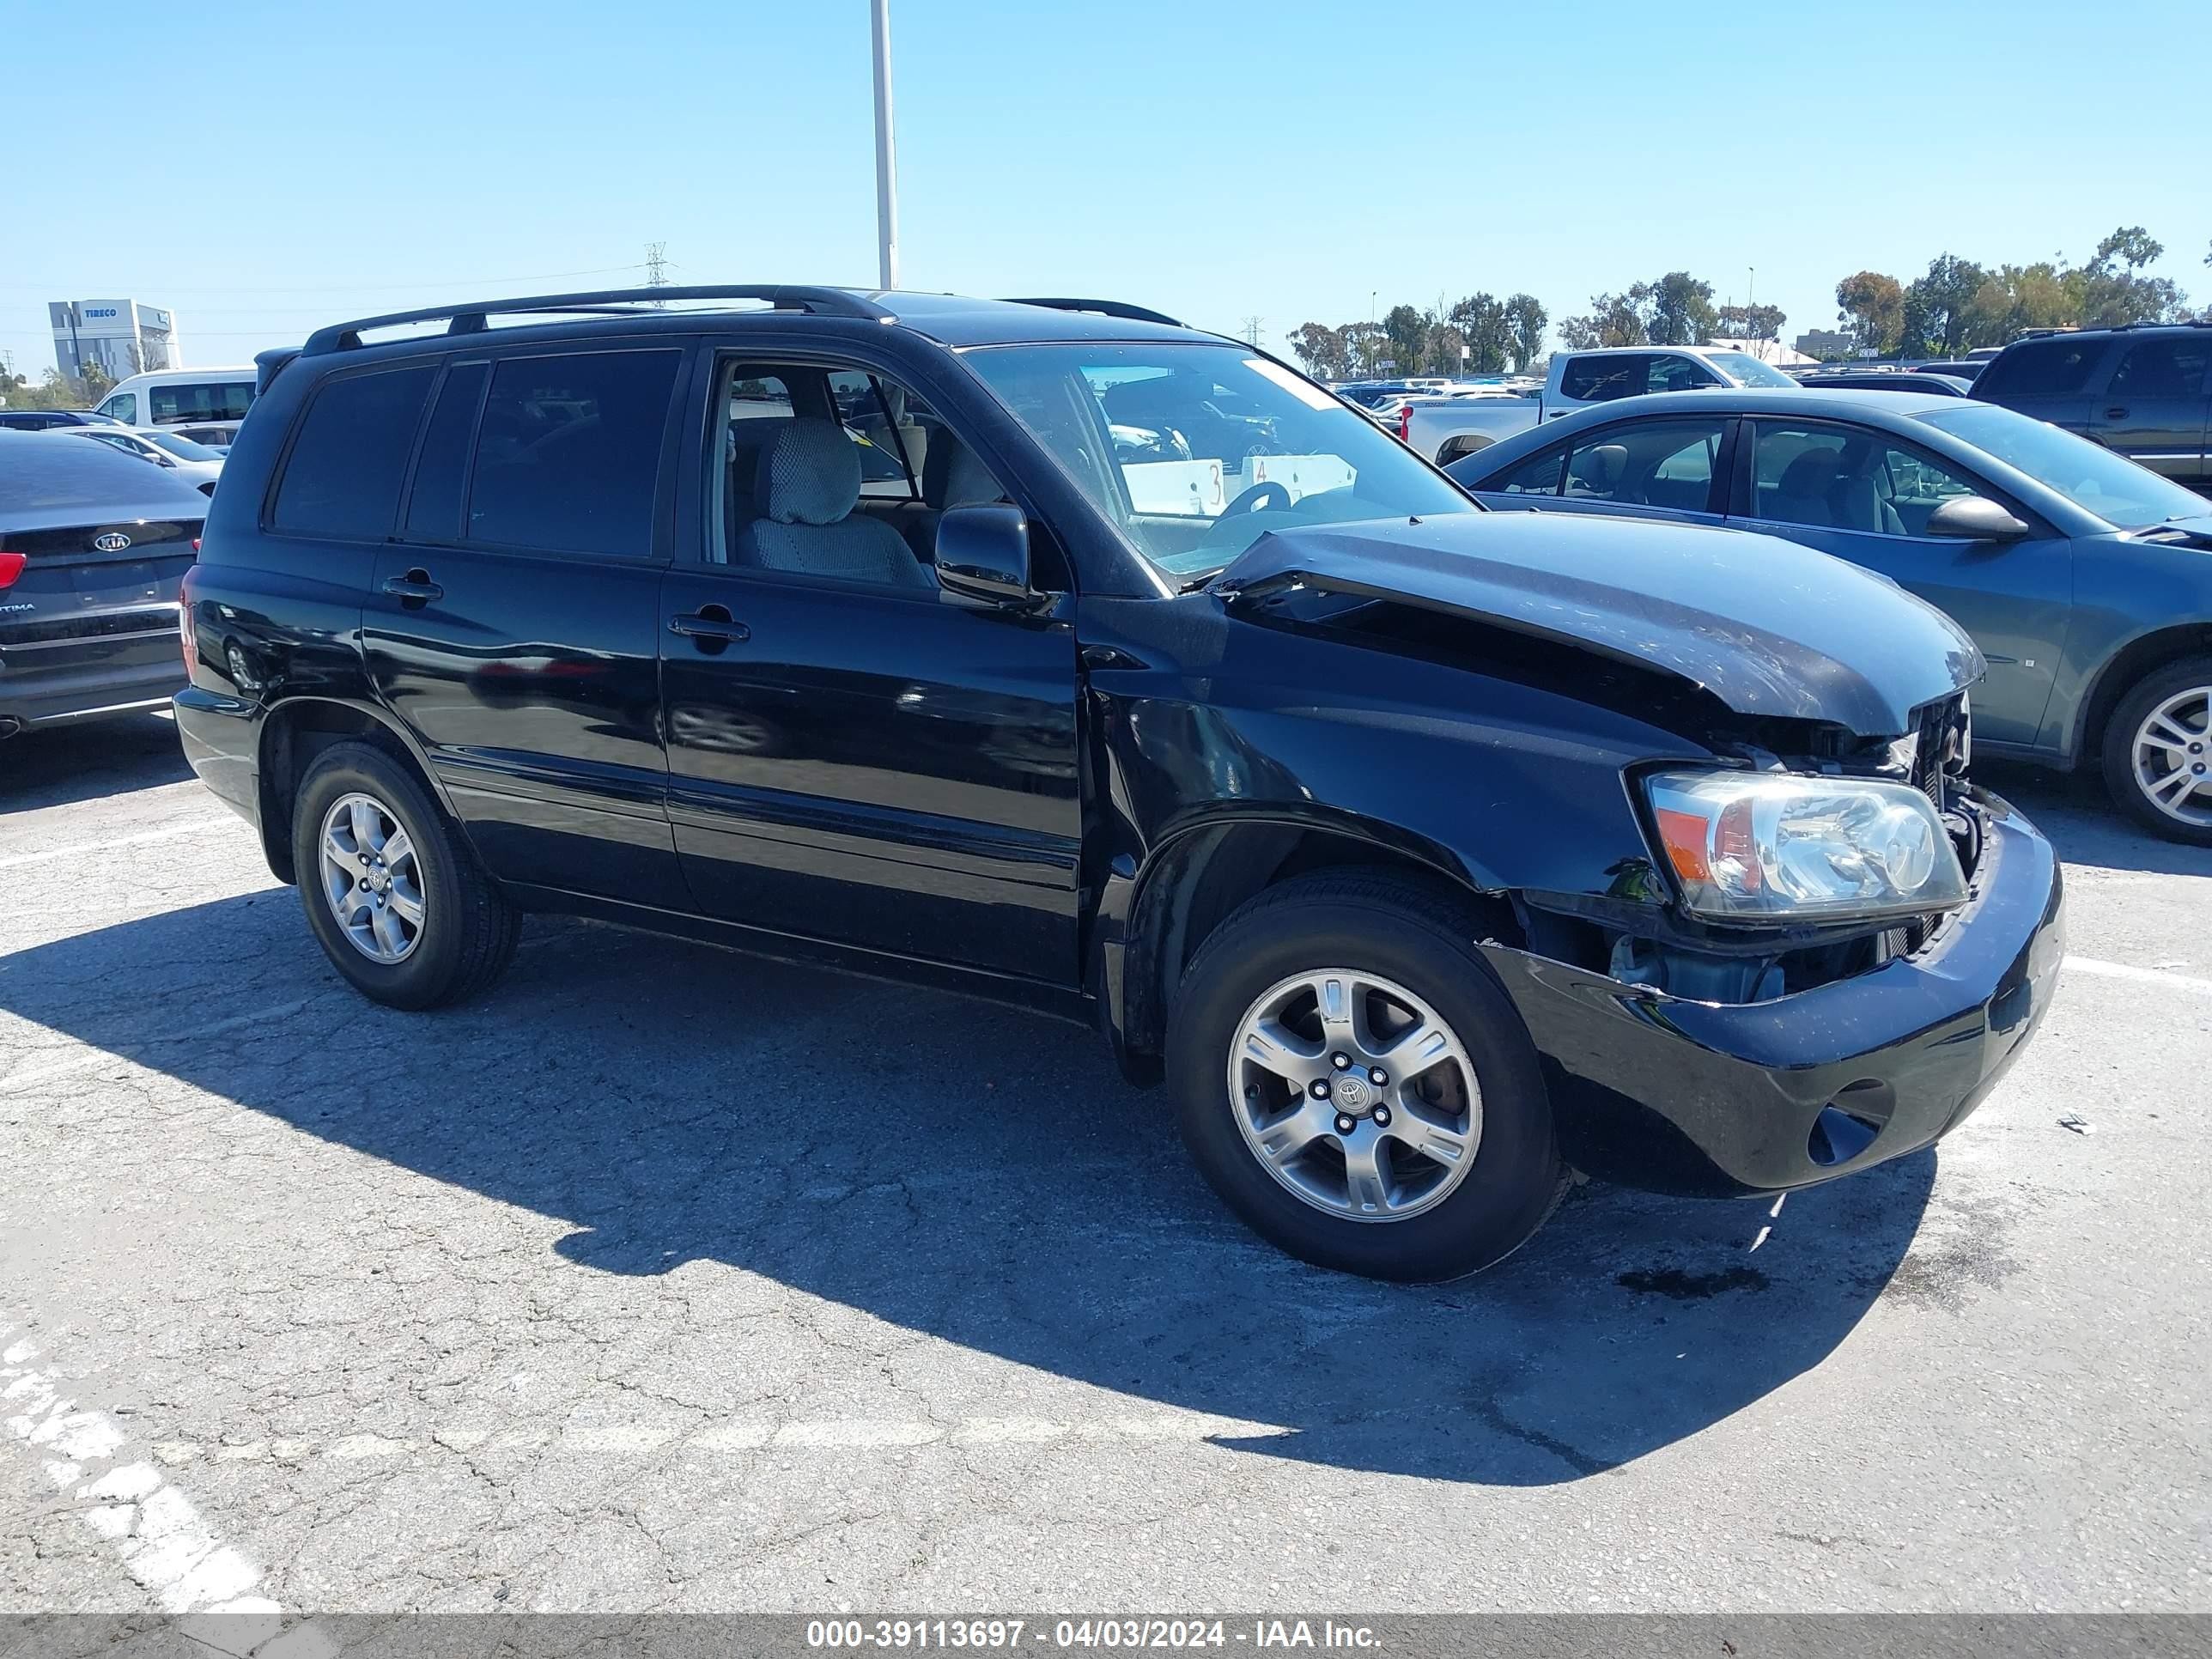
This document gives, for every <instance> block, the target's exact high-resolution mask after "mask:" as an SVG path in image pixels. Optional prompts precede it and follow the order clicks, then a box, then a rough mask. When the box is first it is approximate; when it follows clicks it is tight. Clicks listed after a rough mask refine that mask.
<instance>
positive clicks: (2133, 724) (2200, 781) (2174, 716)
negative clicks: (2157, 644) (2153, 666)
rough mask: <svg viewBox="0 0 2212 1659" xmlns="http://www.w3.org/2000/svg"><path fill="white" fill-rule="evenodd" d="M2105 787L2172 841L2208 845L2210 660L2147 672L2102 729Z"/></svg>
mask: <svg viewBox="0 0 2212 1659" xmlns="http://www.w3.org/2000/svg"><path fill="white" fill-rule="evenodd" d="M2104 763H2105V787H2106V788H2107V789H2109V790H2110V791H2111V792H2112V799H2113V800H2114V801H2115V802H2116V803H2118V805H2119V806H2120V808H2121V809H2122V810H2123V811H2125V812H2127V813H2128V815H2129V816H2130V817H2133V818H2134V819H2135V820H2136V822H2137V823H2141V824H2142V825H2143V826H2144V827H2146V828H2147V829H2152V830H2154V831H2155V832H2156V833H2158V834H2159V835H2161V836H2166V838H2167V839H2168V840H2170V841H2182V842H2191V843H2193V844H2195V845H2197V846H2198V847H2212V657H2188V658H2185V659H2182V660H2181V661H2179V662H2176V663H2169V664H2168V665H2166V667H2164V668H2161V669H2159V670H2157V671H2154V672H2153V673H2150V674H2147V675H2145V676H2144V677H2143V678H2142V679H2141V680H2139V681H2137V682H2136V685H2135V687H2134V689H2133V690H2130V692H2129V693H2128V694H2127V695H2126V696H2124V697H2122V698H2121V699H2120V701H2119V704H2118V707H2117V708H2114V709H2113V710H2112V719H2111V720H2108V721H2107V722H2106V726H2105V753H2104Z"/></svg>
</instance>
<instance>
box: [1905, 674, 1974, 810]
mask: <svg viewBox="0 0 2212 1659" xmlns="http://www.w3.org/2000/svg"><path fill="white" fill-rule="evenodd" d="M1919 713H1920V720H1919V724H1918V726H1916V727H1915V728H1914V732H1913V736H1914V738H1915V739H1916V741H1915V742H1914V744H1913V749H1912V784H1913V787H1915V788H1916V789H1918V790H1919V791H1920V792H1921V793H1923V794H1925V795H1926V796H1927V797H1928V799H1929V800H1930V801H1932V802H1934V803H1935V805H1936V811H1939V812H1940V811H1942V810H1943V809H1944V807H1945V806H1947V805H1949V804H1950V803H1949V801H1948V799H1947V791H1948V787H1949V778H1950V767H1951V763H1952V761H1953V759H1954V757H1956V756H1957V755H1959V754H1960V753H1961V752H1962V750H1963V745H1964V742H1965V727H1966V693H1964V692H1963V691H1961V692H1957V693H1954V695H1952V696H1948V697H1945V698H1942V699H1941V700H1940V701H1938V702H1931V703H1928V704H1926V705H1924V706H1923V708H1921V709H1920V711H1919Z"/></svg>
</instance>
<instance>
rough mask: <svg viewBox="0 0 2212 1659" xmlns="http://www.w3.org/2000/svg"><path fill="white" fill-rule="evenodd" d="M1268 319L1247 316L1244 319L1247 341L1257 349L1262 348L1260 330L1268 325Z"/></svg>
mask: <svg viewBox="0 0 2212 1659" xmlns="http://www.w3.org/2000/svg"><path fill="white" fill-rule="evenodd" d="M1266 325H1267V319H1266V318H1264V317H1247V318H1246V319H1244V338H1245V341H1246V342H1247V343H1249V345H1250V346H1251V347H1252V349H1254V350H1255V351H1256V350H1258V349H1259V348H1260V331H1261V329H1262V328H1264V327H1265V326H1266Z"/></svg>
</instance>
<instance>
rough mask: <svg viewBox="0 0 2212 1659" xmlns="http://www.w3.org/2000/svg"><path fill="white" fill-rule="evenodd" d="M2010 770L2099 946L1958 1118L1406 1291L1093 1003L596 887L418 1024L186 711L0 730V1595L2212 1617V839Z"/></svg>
mask: <svg viewBox="0 0 2212 1659" xmlns="http://www.w3.org/2000/svg"><path fill="white" fill-rule="evenodd" d="M1984 781H1986V782H1989V783H1990V784H1992V785H1993V786H1994V787H1997V788H1998V789H2000V790H2001V791H2002V792H2004V793H2008V794H2010V795H2012V796H2013V797H2014V799H2016V800H2018V801H2019V802H2020V803H2021V805H2022V806H2023V807H2024V808H2025V809H2026V810H2027V811H2028V812H2029V813H2030V815H2031V816H2033V817H2035V818H2036V819H2037V821H2038V822H2039V823H2041V824H2042V825H2043V826H2044V827H2045V829H2046V830H2048V831H2049V832H2050V833H2051V835H2052V836H2053V837H2054V839H2055V840H2056V841H2057V843H2058V845H2059V847H2060V848H2061V851H2062V853H2063V855H2064V856H2065V859H2066V860H2067V865H2066V875H2067V879H2068V882H2069V890H2070V904H2071V926H2070V935H2069V951H2070V952H2071V955H2070V956H2069V968H2068V969H2067V971H2066V972H2065V973H2064V975H2063V977H2062V981H2061V989H2060V994H2059V998H2058V1000H2057V1006H2055V1008H2054V1009H2053V1011H2052V1012H2051V1016H2050V1018H2049V1020H2048V1022H2047V1023H2046V1024H2045V1028H2044V1030H2043V1031H2042V1032H2041V1034H2040V1035H2039V1037H2038V1039H2037V1041H2036V1042H2034V1044H2033V1046H2032V1048H2031V1049H2030V1050H2029V1052H2028V1053H2027V1054H2026V1055H2025V1056H2024V1057H2023V1059H2022V1060H2021V1062H2020V1064H2019V1065H2018V1066H2016V1067H2015V1070H2014V1072H2013V1073H2012V1074H2011V1075H2010V1076H2009V1077H2008V1079H2006V1081H2005V1082H2004V1083H2003V1085H2002V1086H2001V1087H2000V1089H1999V1090H1998V1091H1997V1092H1996V1095H1995V1096H1994V1097H1993V1098H1992V1099H1991V1100H1990V1102H1989V1103H1987V1104H1986V1105H1985V1106H1984V1108H1983V1109H1981V1111H1980V1112H1979V1113H1978V1115H1976V1116H1975V1117H1974V1118H1973V1119H1972V1121H1970V1122H1969V1123H1968V1124H1967V1125H1966V1127H1964V1128H1963V1129H1961V1130H1960V1132H1959V1133H1957V1134H1956V1135H1954V1137H1953V1138H1952V1139H1949V1140H1948V1141H1947V1142H1945V1143H1944V1144H1943V1145H1942V1146H1941V1147H1940V1148H1939V1149H1937V1150H1936V1151H1935V1152H1928V1153H1923V1154H1920V1155H1917V1156H1914V1157H1911V1158H1905V1159H1903V1160H1900V1161H1899V1162H1897V1163H1894V1164H1889V1165H1887V1166H1884V1167H1882V1168H1881V1169H1879V1170H1875V1171H1873V1172H1870V1173H1868V1174H1866V1175H1863V1176H1857V1177H1855V1178H1852V1179H1849V1180H1846V1181H1843V1182H1838V1183H1835V1184H1832V1185H1830V1186H1828V1187H1825V1188H1819V1189H1816V1190H1814V1191H1810V1192H1807V1193H1802V1194H1796V1195H1795V1196H1792V1197H1791V1198H1790V1199H1789V1200H1787V1202H1786V1203H1784V1204H1782V1205H1781V1206H1774V1205H1773V1204H1771V1203H1768V1202H1711V1201H1705V1202H1699V1201H1690V1200H1668V1199H1660V1198H1652V1197H1646V1196H1643V1195H1639V1194H1633V1193H1629V1192H1626V1191H1623V1190H1620V1189H1618V1188H1611V1187H1607V1186H1602V1185H1598V1184H1587V1185H1584V1186H1582V1187H1579V1188H1577V1189H1576V1190H1575V1191H1574V1192H1573V1193H1572V1194H1571V1196H1570V1198H1569V1200H1568V1201H1567V1202H1566V1204H1565V1206H1563V1207H1562V1208H1561V1210H1560V1212H1559V1214H1558V1215H1557V1216H1556V1217H1555V1218H1553V1221H1552V1223H1551V1225H1549V1227H1548V1228H1547V1230H1546V1231H1545V1232H1544V1233H1543V1234H1542V1235H1541V1236H1540V1237H1539V1238H1538V1239H1537V1240H1536V1241H1535V1242H1534V1243H1532V1244H1531V1245H1530V1246H1529V1247H1528V1249H1525V1250H1524V1251H1522V1253H1521V1254H1520V1255H1518V1256H1516V1257H1515V1258H1513V1259H1512V1260H1511V1261H1509V1262H1508V1263H1506V1264H1505V1265H1504V1267H1500V1268H1499V1269H1498V1270H1496V1271H1494V1272H1493V1273H1489V1274H1487V1275H1486V1276H1484V1277H1482V1278H1480V1279H1474V1280H1470V1281H1468V1282H1465V1283H1463V1284H1461V1285H1453V1286H1449V1287H1446V1288H1442V1289H1404V1288H1395V1287H1389V1286H1384V1285H1375V1284H1370V1283H1366V1282H1364V1281H1361V1280H1358V1279H1349V1278H1344V1277H1340V1276H1335V1275H1331V1274H1328V1273H1320V1272H1316V1271H1315V1270H1313V1269H1310V1268H1307V1267H1303V1266H1301V1265H1299V1264H1297V1263H1296V1262H1293V1261H1289V1260H1287V1259H1285V1258H1284V1257H1282V1256H1279V1255H1277V1254H1275V1253H1274V1252H1273V1250H1271V1249H1268V1248H1267V1247H1266V1246H1265V1245H1262V1244H1261V1243H1258V1242H1257V1241H1256V1240H1255V1239H1254V1238H1252V1237H1249V1235H1248V1234H1246V1233H1245V1232H1244V1231H1243V1230H1242V1229H1241V1228H1240V1227H1239V1226H1238V1225H1237V1224H1235V1223H1234V1222H1233V1221H1232V1220H1231V1219H1230V1218H1228V1217H1227V1216H1226V1214H1225V1212H1223V1211H1222V1210H1221V1209H1220V1207H1219V1206H1218V1205H1217V1204H1216V1202H1215V1201H1214V1200H1213V1199H1212V1195H1211V1194H1209V1193H1208V1192H1207V1191H1206V1188H1204V1187H1203V1185H1202V1184H1201V1183H1200V1181H1199V1179H1198V1177H1197V1176H1195V1174H1194V1172H1193V1171H1192V1170H1191V1169H1190V1167H1189V1165H1188V1162H1187V1161H1186V1159H1185V1158H1184V1156H1183V1153H1182V1149H1181V1146H1180V1145H1179V1144H1178V1142H1177V1140H1176V1136H1175V1133H1174V1130H1173V1127H1172V1125H1171V1123H1170V1118H1169V1115H1168V1112H1167V1109H1166V1105H1165V1103H1164V1099H1163V1098H1162V1097H1160V1096H1159V1095H1158V1094H1157V1093H1143V1092H1139V1091H1133V1090H1132V1089H1130V1088H1128V1087H1127V1086H1126V1085H1123V1084H1122V1083H1121V1081H1120V1079H1119V1078H1118V1076H1117V1075H1116V1073H1115V1071H1114V1069H1113V1066H1112V1064H1111V1062H1110V1060H1109V1058H1108V1056H1107V1054H1106V1053H1105V1051H1104V1048H1103V1044H1102V1043H1101V1042H1100V1040H1099V1039H1098V1038H1097V1036H1096V1035H1095V1034H1094V1033H1091V1032H1089V1031H1086V1030H1082V1029H1079V1028H1078V1027H1075V1026H1073V1025H1068V1024H1060V1023H1056V1022H1053V1021H1050V1020H1046V1019H1042V1018H1031V1017H1028V1016H1024V1015H1021V1014H1017V1013H1012V1012H1004V1011H1000V1010H996V1009H993V1008H990V1007H987V1006H981V1005H978V1004H973V1003H969V1002H964V1001H961V1000H955V999H952V998H949V997H945V996H940V995H936V994H928V993H924V992H920V991H912V990H905V989H898V988H893V987H885V986H883V985H878V984H872V983H865V982H861V981H852V980H845V979H840V978H836V977H834V976H831V975H824V974H817V973H814V972H810V971H804V970H799V969H791V968H787V967H778V966H770V965H765V964H762V963H756V962H753V961H750V960H748V959H745V958H743V957H736V956H732V955H728V954H725V953H721V952H717V951H711V950H708V949H704V948H699V947H694V946H690V945H681V944H673V943H669V942H665V941H661V940H657V939H647V938H643V937H640V936H636V935H632V934H629V933H621V932H617V931H615V930H611V929H608V928H605V927H596V926H591V925H586V924H583V923H575V922H550V923H548V922H542V921H533V923H532V926H531V927H530V928H529V930H528V932H527V933H526V939H525V944H524V946H523V949H522V951H521V954H520V957H519V959H518V961H517V963H516V964H515V968H514V970H513V973H512V975H510V976H509V978H508V979H507V981H505V982H504V984H503V985H502V986H501V987H500V988H499V989H498V990H497V991H496V992H495V994H493V995H491V996H490V997H489V998H487V999H485V1000H482V1001H480V1002H478V1003H477V1004H474V1005H471V1006H468V1007H466V1008H464V1009H461V1010H458V1011H454V1012H447V1013H441V1014H436V1015H429V1016H418V1015H407V1014H401V1013H394V1012H387V1011H385V1010H382V1009H380V1008H377V1007H374V1006H371V1005H369V1004H368V1003H367V1002H365V1001H363V1000H361V999H360V998H359V997H357V996H356V995H355V994H352V993H351V992H350V991H349V989H348V988H347V987H345V986H344V985H343V983H342V982H341V981H338V979H337V975H335V974H334V973H333V972H332V970H331V969H330V968H329V967H328V966H327V965H326V964H325V961H324V958H323V957H322V956H321V954H320V952H319V951H318V950H317V948H316V947H315V945H314V944H313V940H312V939H310V937H309V935H308V933H307V928H306V927H305V925H304V923H303V921H302V920H301V915H300V912H299V897H298V895H297V894H296V893H295V892H294V891H293V890H290V889H288V888H283V887H280V886H278V885H277V884H276V883H275V882H274V881H273V880H272V878H270V875H269V873H268V872H267V870H266V868H265V867H264V866H263V864H262V862H261V860H260V857H259V854H258V850H257V848H256V845H255V842H254V840H253V838H252V836H251V834H250V833H249V832H248V830H247V829H246V826H245V825H244V824H242V823H240V822H239V821H238V820H237V819H235V818H234V817H232V816H231V815H230V814H229V813H228V812H227V811H224V810H223V809H222V807H221V806H220V805H217V803H216V801H215V800H214V799H213V798H212V797H211V796H210V795H208V794H207V793H205V792H204V790H203V789H202V788H201V787H199V786H198V785H197V783H196V782H195V781H192V779H191V775H190V773H189V771H188V770H187V769H186V768H185V766H184V764H183V763H182V762H181V760H180V759H179V756H178V753H177V750H176V744H175V738H174V733H173V731H172V729H171V728H170V727H169V726H168V725H167V723H166V722H165V721H163V720H160V719H157V718H152V717H149V718H146V719H143V720H134V721H130V722H125V723H121V724H116V725H111V726H103V727H97V728H85V729H82V730H80V731H76V732H63V733H41V734H37V735H34V736H33V737H30V738H21V739H17V740H15V741H13V742H10V743H9V744H4V745H0V1611H27V1610H34V1609H71V1610H103V1611H130V1610H136V1609H149V1610H150V1609H158V1608H167V1609H169V1610H172V1611H186V1610H194V1609H204V1608H209V1607H235V1608H245V1609H255V1610H262V1611H266V1612H271V1613H274V1612H276V1611H278V1610H281V1611H282V1612H283V1613H287V1614H293V1613H332V1612H349V1611H389V1610H399V1609H436V1610H459V1611H467V1610H474V1611H489V1610H492V1609H495V1608H496V1609H503V1610H507V1611H513V1610H519V1609H523V1608H547V1609H584V1608H589V1609H593V1610H599V1611H623V1610H707V1609H715V1610H738V1609H741V1610H749V1611H777V1612H799V1613H829V1612H833V1611H839V1610H844V1609H854V1610H860V1611H866V1612H877V1611H890V1610H910V1611H924V1610H928V1611H935V1612H947V1613H950V1612H953V1611H963V1610H980V1609H993V1608H998V1609H1012V1608H1022V1607H1032V1608H1034V1607H1042V1608H1049V1609H1059V1610H1074V1609H1090V1610H1094V1611H1105V1610H1114V1609H1123V1610H1138V1609H1153V1610H1162V1611H1165V1610H1170V1609H1172V1610H1180V1611H1195V1610H1200V1609H1213V1610H1237V1609H1243V1610H1255V1609H1267V1608H1272V1607H1284V1606H1286V1605H1291V1604H1297V1605H1301V1606H1318V1607H1335V1608H1340V1609H1344V1610H1346V1611H1369V1612H1383V1611H1399V1612H1407V1611H1422V1610H1435V1611H1444V1610H1492V1609H1496V1610H1510V1611H1541V1612H1567V1611H1575V1610H1580V1609H1585V1608H1605V1609H1614V1610H1640V1611H1682V1612H1707V1611H1715V1610H1727V1611H1743V1612H1757V1611H1762V1610H1776V1611H1799V1610H1902V1611H1920V1610H1941V1611H1950V1612H1994V1611H2021V1610H2037V1609H2051V1610H2123V1609H2127V1610H2136V1611H2194V1612H2205V1611H2212V1408H2208V1402H2212V1380H2208V1379H2212V1297H2208V1294H2207V1290H2206V1286H2207V1285H2208V1283H2212V1271H2208V1269H2212V1259H2208V1257H2209V1256H2212V1251H2208V1237H2212V1226H2208V1219H2207V1217H2208V1207H2207V1205H2206V1202H2205V1196H2204V1195H2205V1193H2206V1191H2207V1188H2208V1185H2212V1182H2208V1176H2212V1148H2209V1147H2208V1140H2207V1137H2206V1134H2205V1117H2206V1113H2207V1109H2208V1107H2212V853H2207V852H2203V851H2198V850H2195V849H2190V848H2179V847H2176V846H2172V845H2170V844H2168V843H2165V842H2159V841H2156V840H2154V839H2151V838H2149V837H2147V836H2142V835H2140V834H2138V833H2136V831H2134V830H2133V829H2130V828H2129V827H2128V826H2126V825H2125V824H2124V823H2123V822H2122V821H2121V820H2120V819H2118V817H2115V816H2113V815H2112V813H2111V812H2110V811H2108V810H2106V808H2105V807H2104V805H2102V803H2101V800H2100V797H2099V796H2098V794H2097V793H2096V790H2095V787H2094V786H2093V784H2090V783H2087V782H2081V781H2069V780H2065V779H2061V778H2056V777H2053V776H2051V775H2045V774H2038V773H2033V772H2027V771H2017V772H2015V771H2012V770H1998V769H1989V768H1985V769H1984Z"/></svg>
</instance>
